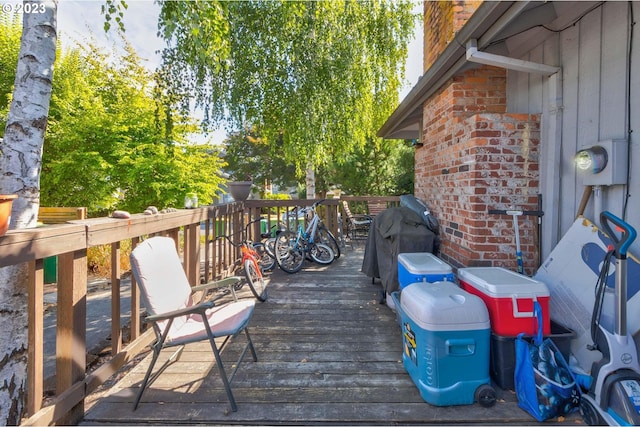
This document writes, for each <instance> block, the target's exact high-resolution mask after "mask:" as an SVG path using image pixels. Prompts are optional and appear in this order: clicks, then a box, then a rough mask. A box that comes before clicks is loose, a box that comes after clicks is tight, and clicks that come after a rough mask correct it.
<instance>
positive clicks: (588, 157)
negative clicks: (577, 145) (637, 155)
mask: <svg viewBox="0 0 640 427" xmlns="http://www.w3.org/2000/svg"><path fill="white" fill-rule="evenodd" d="M574 159H575V162H576V167H577V169H578V174H579V175H581V176H582V183H583V184H584V185H616V184H625V183H626V182H627V142H626V140H624V139H609V140H605V141H599V142H597V143H595V144H594V145H592V146H587V147H584V148H582V149H580V150H579V151H578V152H577V153H576V155H575V158H574Z"/></svg>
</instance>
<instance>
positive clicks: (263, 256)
mask: <svg viewBox="0 0 640 427" xmlns="http://www.w3.org/2000/svg"><path fill="white" fill-rule="evenodd" d="M253 249H254V250H255V251H256V252H257V253H258V256H259V257H260V259H259V260H258V263H259V264H260V268H261V269H262V271H269V270H273V267H275V266H276V259H275V258H273V257H272V256H271V255H270V254H269V250H268V249H267V246H266V245H264V244H263V243H260V242H255V243H254V244H253Z"/></svg>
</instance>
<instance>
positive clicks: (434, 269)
mask: <svg viewBox="0 0 640 427" xmlns="http://www.w3.org/2000/svg"><path fill="white" fill-rule="evenodd" d="M398 263H399V264H402V265H403V266H404V267H405V268H406V270H407V271H408V272H409V273H412V274H451V273H452V270H451V266H450V265H449V264H447V263H446V262H444V261H442V260H441V259H440V258H438V257H437V256H435V255H434V254H432V253H429V252H408V253H402V254H398Z"/></svg>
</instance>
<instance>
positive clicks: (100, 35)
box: [58, 0, 422, 143]
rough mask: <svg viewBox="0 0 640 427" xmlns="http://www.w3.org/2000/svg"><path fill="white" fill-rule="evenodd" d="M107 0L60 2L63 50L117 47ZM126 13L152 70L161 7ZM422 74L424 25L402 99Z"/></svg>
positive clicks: (146, 1)
mask: <svg viewBox="0 0 640 427" xmlns="http://www.w3.org/2000/svg"><path fill="white" fill-rule="evenodd" d="M103 4H104V0H60V1H59V3H58V32H59V38H60V40H61V42H62V47H63V49H66V48H69V47H72V46H73V43H74V41H79V42H82V40H85V39H87V38H90V37H91V36H93V38H94V39H95V40H96V42H97V43H98V45H101V46H105V47H111V46H113V45H114V44H115V45H116V46H117V43H118V41H119V40H118V38H117V35H108V34H105V33H104V30H103V25H104V16H103V15H101V13H100V9H101V6H102V5H103ZM127 5H128V9H127V10H126V11H125V15H124V25H125V29H126V38H127V39H128V40H129V42H130V43H131V44H132V45H133V46H134V47H135V49H136V51H137V53H138V55H140V57H141V58H143V59H144V60H147V61H148V66H149V68H150V69H154V68H155V66H156V65H157V64H158V63H159V55H158V53H157V51H159V50H160V49H162V47H163V46H164V43H163V42H162V41H161V40H160V39H159V38H158V37H157V35H156V32H157V28H158V27H157V23H158V11H159V7H158V5H157V4H155V3H154V2H153V1H152V0H129V1H127ZM421 10H422V1H421V0H419V1H416V11H417V12H420V11H421ZM421 75H422V26H420V27H419V28H418V29H417V30H416V32H415V34H414V38H413V40H412V41H411V43H410V44H409V58H408V60H407V64H406V78H407V80H408V81H407V84H406V85H405V87H404V89H403V91H402V92H401V94H400V100H402V99H403V98H404V97H405V96H406V94H407V93H409V91H410V90H411V88H412V87H413V86H414V85H415V84H416V82H417V81H418V79H419V78H420V76H421ZM225 136H226V132H224V130H220V131H218V132H215V133H214V134H213V135H211V139H212V141H213V142H215V143H220V142H222V140H223V139H224V138H225Z"/></svg>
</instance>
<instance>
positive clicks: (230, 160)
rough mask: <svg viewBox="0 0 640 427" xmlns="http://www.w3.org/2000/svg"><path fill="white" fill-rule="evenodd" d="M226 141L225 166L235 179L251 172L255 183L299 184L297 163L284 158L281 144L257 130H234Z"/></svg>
mask: <svg viewBox="0 0 640 427" xmlns="http://www.w3.org/2000/svg"><path fill="white" fill-rule="evenodd" d="M224 144H225V147H226V149H225V155H224V159H225V161H226V162H227V167H226V168H225V169H226V171H227V172H228V173H229V174H230V176H231V178H232V179H235V180H238V181H243V180H245V177H247V176H250V177H251V179H252V180H253V181H254V182H255V183H272V184H276V185H279V186H285V187H286V186H291V185H295V184H296V170H295V166H294V165H292V164H291V162H288V161H287V160H286V159H285V158H284V156H283V155H282V153H281V151H280V150H278V145H277V144H275V145H270V144H268V143H267V141H265V139H264V138H262V137H260V135H259V133H258V132H257V131H255V130H252V131H249V130H245V131H242V132H235V133H232V134H231V135H229V137H228V138H227V139H226V140H225V141H224Z"/></svg>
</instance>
